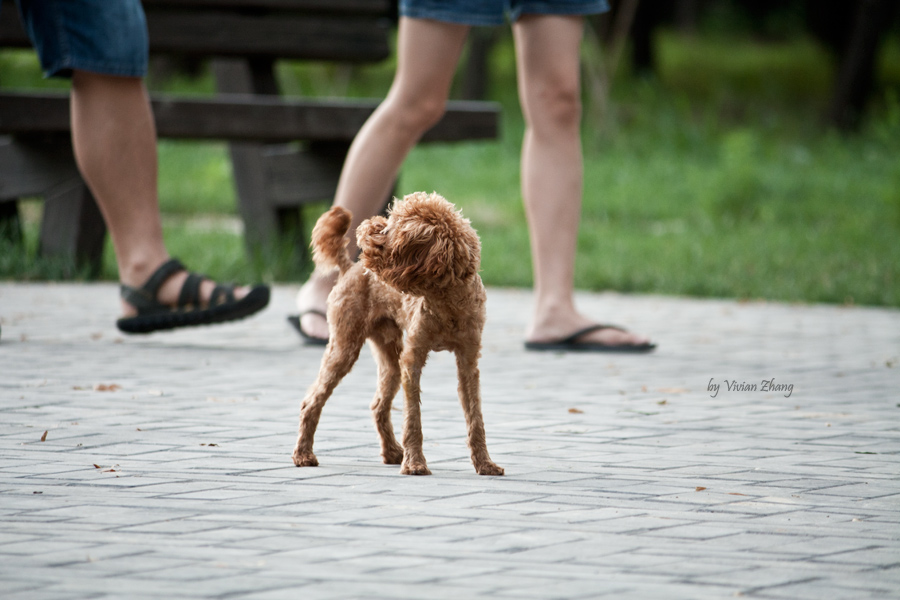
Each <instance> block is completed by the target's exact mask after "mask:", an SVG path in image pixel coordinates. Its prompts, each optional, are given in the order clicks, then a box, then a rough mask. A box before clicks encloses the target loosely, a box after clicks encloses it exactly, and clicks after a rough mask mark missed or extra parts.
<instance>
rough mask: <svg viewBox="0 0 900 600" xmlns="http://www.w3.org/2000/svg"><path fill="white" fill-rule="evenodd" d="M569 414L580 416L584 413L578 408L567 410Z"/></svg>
mask: <svg viewBox="0 0 900 600" xmlns="http://www.w3.org/2000/svg"><path fill="white" fill-rule="evenodd" d="M569 412H570V413H572V414H576V415H580V414H582V413H583V412H584V411H583V410H581V409H580V408H570V409H569Z"/></svg>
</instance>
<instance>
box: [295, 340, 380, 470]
mask: <svg viewBox="0 0 900 600" xmlns="http://www.w3.org/2000/svg"><path fill="white" fill-rule="evenodd" d="M335 338H336V336H335V335H332V336H331V341H330V342H329V343H328V346H327V347H326V348H325V356H324V357H323V358H322V366H321V367H320V368H319V376H318V377H317V378H316V381H315V383H313V384H312V387H310V388H309V391H308V392H307V393H306V398H304V399H303V402H302V403H301V404H300V428H299V429H300V430H299V433H298V435H297V445H296V446H295V447H294V453H293V459H294V464H295V465H296V466H298V467H316V466H318V465H319V461H318V460H317V459H316V455H315V454H313V439H314V437H315V434H316V427H317V426H318V425H319V417H320V416H321V414H322V408H324V406H325V402H327V401H328V398H329V397H331V393H332V392H333V391H334V388H336V387H337V384H338V383H340V381H341V379H343V378H344V376H345V375H347V373H349V372H350V369H351V368H352V367H353V364H354V363H355V362H356V359H357V358H359V351H360V349H361V348H362V346H363V344H364V343H365V341H366V338H365V337H364V336H363V335H361V334H360V335H357V336H355V337H354V338H352V339H347V338H346V337H342V338H341V341H340V342H337V340H336V339H335Z"/></svg>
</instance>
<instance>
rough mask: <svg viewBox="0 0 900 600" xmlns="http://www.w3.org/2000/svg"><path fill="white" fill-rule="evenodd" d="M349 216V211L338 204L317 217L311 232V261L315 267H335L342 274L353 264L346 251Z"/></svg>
mask: <svg viewBox="0 0 900 600" xmlns="http://www.w3.org/2000/svg"><path fill="white" fill-rule="evenodd" d="M351 217H352V215H351V213H350V211H349V210H347V209H346V208H341V207H340V206H335V207H333V208H332V209H331V210H329V211H328V212H327V213H325V214H324V215H322V216H321V217H319V220H318V221H317V222H316V226H315V227H314V228H313V232H312V248H313V261H314V262H315V263H316V266H317V267H319V268H331V267H337V268H338V270H339V271H340V272H341V274H343V273H345V272H347V271H348V270H349V269H350V267H352V266H353V261H352V260H350V254H349V253H348V252H347V244H348V243H349V241H350V240H349V239H348V238H347V231H349V229H350V218H351Z"/></svg>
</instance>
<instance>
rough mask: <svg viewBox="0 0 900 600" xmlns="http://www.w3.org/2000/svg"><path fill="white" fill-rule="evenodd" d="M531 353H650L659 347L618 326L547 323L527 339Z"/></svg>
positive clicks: (587, 323)
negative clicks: (536, 351)
mask: <svg viewBox="0 0 900 600" xmlns="http://www.w3.org/2000/svg"><path fill="white" fill-rule="evenodd" d="M525 348H526V349H528V350H554V351H574V352H577V351H591V352H604V351H605V352H650V351H652V350H653V349H655V348H656V344H653V343H652V342H650V339H649V338H647V337H646V336H643V335H638V334H635V333H631V332H629V331H627V330H625V329H622V328H621V327H618V326H616V325H602V324H598V323H591V322H589V321H585V320H583V319H582V320H581V322H580V323H577V324H573V323H567V324H555V323H546V324H544V325H543V326H542V327H541V328H540V329H538V328H535V329H533V330H532V331H531V332H530V334H529V335H528V337H527V341H526V342H525Z"/></svg>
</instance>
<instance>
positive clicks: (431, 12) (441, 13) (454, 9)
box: [400, 0, 609, 25]
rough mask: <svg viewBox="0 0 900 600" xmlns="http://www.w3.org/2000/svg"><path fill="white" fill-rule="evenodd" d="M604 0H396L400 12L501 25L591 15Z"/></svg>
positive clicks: (605, 5) (600, 10)
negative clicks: (545, 17) (530, 17)
mask: <svg viewBox="0 0 900 600" xmlns="http://www.w3.org/2000/svg"><path fill="white" fill-rule="evenodd" d="M608 10H609V2H608V1H607V0H593V1H591V0H400V15H401V16H404V17H412V18H416V19H432V20H435V21H443V22H445V23H457V24H459V25H503V24H504V23H505V22H506V21H507V20H508V21H509V22H510V23H515V22H516V20H517V19H518V18H519V17H521V16H522V15H534V14H536V15H593V14H597V13H604V12H606V11H608Z"/></svg>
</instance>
